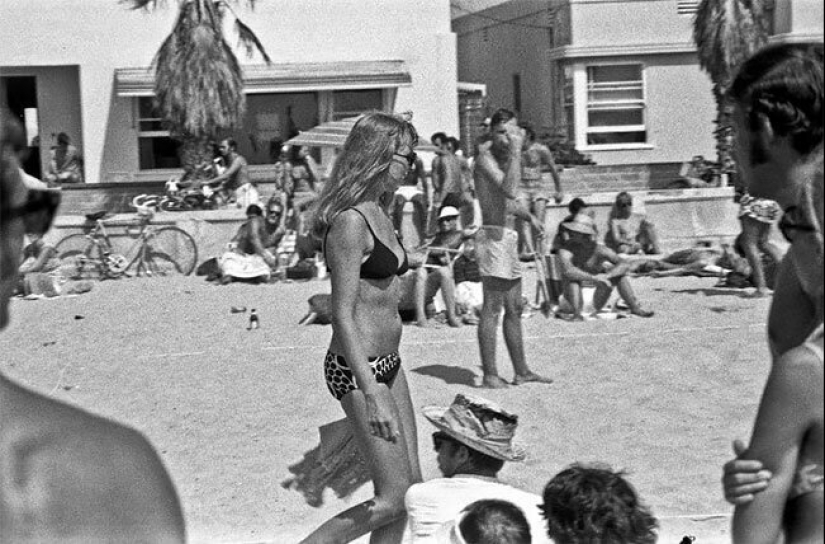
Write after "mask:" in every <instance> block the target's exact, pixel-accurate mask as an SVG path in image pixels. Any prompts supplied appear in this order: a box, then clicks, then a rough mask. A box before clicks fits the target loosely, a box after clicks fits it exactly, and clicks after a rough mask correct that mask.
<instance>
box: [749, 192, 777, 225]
mask: <svg viewBox="0 0 825 544" xmlns="http://www.w3.org/2000/svg"><path fill="white" fill-rule="evenodd" d="M780 213H782V208H780V207H779V204H778V203H777V202H775V201H773V200H769V199H767V198H755V197H752V196H750V195H742V199H741V200H740V201H739V217H740V218H741V217H750V218H751V219H755V220H756V221H759V222H760V223H767V224H769V225H770V224H771V223H774V222H776V220H777V219H778V218H779V214H780Z"/></svg>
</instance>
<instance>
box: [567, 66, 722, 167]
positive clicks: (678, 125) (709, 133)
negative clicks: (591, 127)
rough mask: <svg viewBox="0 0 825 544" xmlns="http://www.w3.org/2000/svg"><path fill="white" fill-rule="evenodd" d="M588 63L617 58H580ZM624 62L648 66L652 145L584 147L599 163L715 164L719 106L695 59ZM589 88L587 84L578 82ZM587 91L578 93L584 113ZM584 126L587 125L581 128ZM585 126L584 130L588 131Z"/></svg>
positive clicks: (647, 98)
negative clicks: (697, 159)
mask: <svg viewBox="0 0 825 544" xmlns="http://www.w3.org/2000/svg"><path fill="white" fill-rule="evenodd" d="M579 62H581V63H582V65H583V64H584V63H599V62H607V63H609V62H617V59H616V58H598V57H594V58H590V59H580V60H579ZM621 62H639V63H641V64H642V65H643V66H644V81H645V102H646V108H645V125H646V128H647V131H648V145H647V147H646V148H643V149H618V150H610V151H599V150H595V149H591V148H588V147H587V146H585V145H580V146H578V148H579V149H580V150H581V151H582V152H583V153H588V154H590V155H591V156H592V157H593V160H594V161H595V162H596V164H635V163H660V162H684V161H689V160H690V159H691V157H693V156H694V155H704V156H705V157H706V158H707V159H709V160H715V158H716V151H715V144H714V139H713V130H714V128H715V125H714V123H713V121H714V119H715V118H716V104H715V102H714V100H713V95H712V94H711V84H710V79H709V78H708V76H707V74H705V72H702V71H701V70H700V69H699V65H698V63H697V61H696V60H695V55H694V54H675V55H651V56H637V57H624V58H622V59H621ZM577 84H578V85H579V86H580V87H583V86H584V85H585V84H586V82H582V83H578V82H577ZM586 93H587V91H586V89H584V88H577V89H576V96H577V98H579V97H581V101H582V102H580V104H581V106H582V111H585V108H584V104H583V100H584V99H585V97H586ZM579 125H581V123H579ZM583 128H584V127H583V126H581V129H582V130H583Z"/></svg>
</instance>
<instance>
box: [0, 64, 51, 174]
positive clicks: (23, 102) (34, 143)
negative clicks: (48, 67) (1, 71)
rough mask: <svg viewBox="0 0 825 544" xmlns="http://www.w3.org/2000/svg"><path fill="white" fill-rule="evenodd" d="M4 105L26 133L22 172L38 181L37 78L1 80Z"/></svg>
mask: <svg viewBox="0 0 825 544" xmlns="http://www.w3.org/2000/svg"><path fill="white" fill-rule="evenodd" d="M2 87H3V88H5V89H6V97H5V98H6V104H8V107H9V110H10V111H11V113H12V115H14V116H15V117H16V118H17V119H18V120H19V121H20V124H21V125H22V126H23V127H24V129H25V131H26V145H27V146H28V149H27V153H26V154H25V156H24V157H23V160H22V163H23V170H25V171H26V173H27V174H29V175H31V176H34V177H36V178H38V179H42V178H43V175H42V174H43V172H42V169H41V167H40V121H39V116H38V111H37V78H35V77H34V76H10V77H4V78H3V85H2Z"/></svg>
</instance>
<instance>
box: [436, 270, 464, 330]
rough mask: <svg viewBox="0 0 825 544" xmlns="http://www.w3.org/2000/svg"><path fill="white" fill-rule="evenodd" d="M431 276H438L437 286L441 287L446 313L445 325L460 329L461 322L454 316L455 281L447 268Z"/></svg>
mask: <svg viewBox="0 0 825 544" xmlns="http://www.w3.org/2000/svg"><path fill="white" fill-rule="evenodd" d="M433 274H437V275H438V280H439V281H438V286H439V287H441V296H442V297H443V298H444V307H445V308H444V310H445V311H446V312H447V324H448V325H450V326H451V327H460V326H461V320H460V319H458V317H456V314H455V281H454V280H453V274H452V272H450V267H449V266H442V267H441V268H439V269H438V270H436V271H435V272H434V273H433Z"/></svg>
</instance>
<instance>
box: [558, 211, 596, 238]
mask: <svg viewBox="0 0 825 544" xmlns="http://www.w3.org/2000/svg"><path fill="white" fill-rule="evenodd" d="M561 226H562V227H564V228H566V229H567V230H571V231H573V232H578V233H581V234H593V235H595V234H596V226H595V224H594V221H593V218H592V217H590V216H589V215H587V214H586V213H582V212H579V213H577V214H576V215H575V216H574V217H573V219H571V220H570V221H565V222H563V223H562V224H561Z"/></svg>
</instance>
